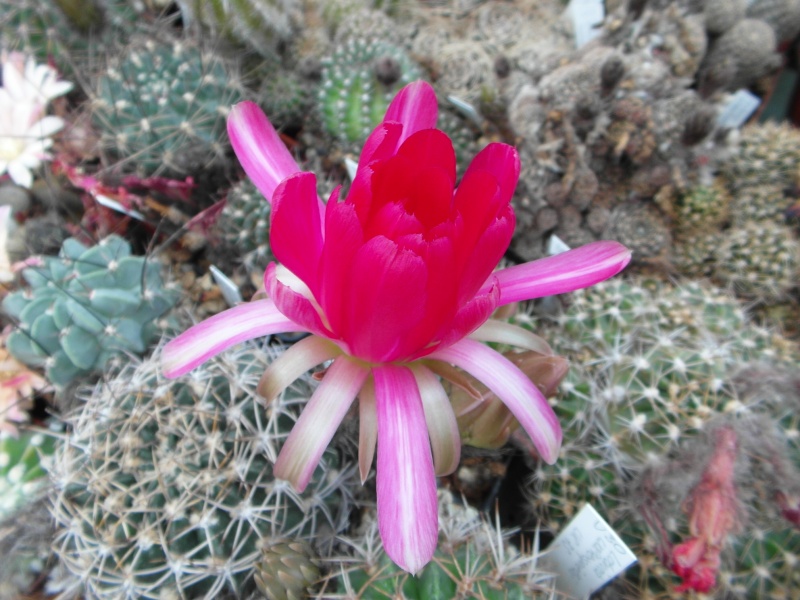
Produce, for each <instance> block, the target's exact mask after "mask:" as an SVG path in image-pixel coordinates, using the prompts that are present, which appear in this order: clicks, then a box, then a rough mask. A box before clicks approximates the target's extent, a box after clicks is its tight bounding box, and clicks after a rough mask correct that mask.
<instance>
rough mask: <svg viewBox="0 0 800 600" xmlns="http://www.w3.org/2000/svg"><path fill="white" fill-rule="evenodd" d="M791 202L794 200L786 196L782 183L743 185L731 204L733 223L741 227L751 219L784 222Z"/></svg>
mask: <svg viewBox="0 0 800 600" xmlns="http://www.w3.org/2000/svg"><path fill="white" fill-rule="evenodd" d="M791 203H792V200H790V199H789V198H787V197H786V196H784V194H783V187H782V186H780V185H768V184H765V185H758V186H746V187H741V188H739V189H738V191H737V192H736V197H735V198H734V200H733V204H732V206H731V214H732V215H733V223H734V225H735V226H739V227H741V226H743V225H745V224H746V223H747V222H749V221H771V222H774V223H783V222H784V220H785V217H784V215H785V214H786V209H787V208H789V205H790V204H791Z"/></svg>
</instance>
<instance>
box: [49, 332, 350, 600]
mask: <svg viewBox="0 0 800 600" xmlns="http://www.w3.org/2000/svg"><path fill="white" fill-rule="evenodd" d="M268 363H269V359H268V357H267V356H266V355H265V353H264V352H263V351H261V350H259V349H255V348H253V347H252V346H245V347H242V348H239V349H237V350H235V351H233V352H229V353H227V354H226V355H224V356H220V357H217V358H215V359H212V360H211V361H209V362H207V363H206V364H205V365H203V366H202V367H200V368H199V369H197V370H195V371H194V372H193V373H192V375H190V376H189V377H188V378H184V379H182V380H167V379H165V378H164V377H163V376H162V375H161V374H160V367H159V364H158V362H157V361H155V360H150V361H147V362H142V363H141V364H133V363H126V364H124V366H123V367H122V368H121V370H120V372H119V373H118V374H117V375H116V376H114V377H113V378H112V379H110V380H108V381H106V382H103V383H100V384H98V387H97V388H96V389H95V390H94V392H93V393H91V395H90V396H89V397H88V398H87V404H86V405H85V406H84V407H83V408H82V410H81V411H80V412H79V413H77V414H76V415H74V416H73V417H72V418H71V419H70V424H71V426H72V433H71V435H70V437H69V438H68V439H67V440H66V442H65V443H64V444H63V445H62V446H61V447H60V448H59V450H58V451H57V454H56V457H55V460H54V468H53V470H52V473H51V478H52V479H53V480H54V481H55V482H56V497H55V498H54V517H55V519H56V522H57V524H58V527H59V531H58V534H57V542H56V545H55V546H56V548H57V554H58V556H59V558H60V560H61V561H62V563H63V564H64V565H65V566H66V568H67V569H68V570H69V571H70V572H71V573H72V574H73V575H75V576H77V577H79V578H80V580H81V581H82V583H83V585H84V587H85V591H86V593H87V595H88V596H89V597H93V598H131V599H132V598H154V599H157V598H165V597H176V598H177V597H184V598H208V599H211V598H215V599H216V598H230V597H248V596H249V595H250V594H251V593H253V592H254V591H255V582H254V573H255V569H256V568H257V566H258V564H259V562H260V560H261V557H262V553H263V552H264V550H265V549H268V548H269V547H270V546H271V540H273V539H276V538H277V539H284V538H291V539H293V540H308V541H311V542H312V543H315V544H324V543H325V542H324V540H325V536H326V535H328V536H331V537H332V536H334V535H335V534H336V533H337V532H338V531H339V529H340V528H341V525H342V523H343V521H342V519H341V517H342V516H343V515H344V514H346V510H347V506H346V502H345V500H346V499H347V493H346V488H345V487H344V485H345V481H346V479H347V476H346V474H345V475H342V474H341V473H337V472H336V471H334V470H333V468H332V462H331V461H332V460H333V457H332V455H330V454H326V457H325V458H323V460H322V463H321V465H320V466H319V467H318V469H317V471H316V473H315V475H314V477H313V479H312V481H311V483H310V484H309V486H308V488H307V489H306V491H305V492H304V494H303V495H302V496H301V495H300V494H298V493H297V492H295V491H294V490H293V489H292V488H291V486H290V485H289V484H288V483H287V482H284V481H276V480H275V479H273V477H272V467H271V458H272V459H274V457H275V456H276V454H277V450H278V449H279V447H280V445H281V443H282V441H283V439H284V438H285V437H286V435H287V434H288V432H289V430H290V429H291V427H292V426H293V424H294V421H295V419H296V415H297V413H298V408H299V407H298V405H299V404H300V403H303V402H305V401H306V400H307V398H308V397H309V396H310V393H311V391H310V389H309V386H308V384H307V383H301V384H298V385H297V386H295V387H293V388H291V389H290V390H289V391H288V392H287V393H286V395H285V396H284V397H282V398H281V399H278V400H276V401H275V402H274V403H272V404H270V405H269V406H266V405H265V403H264V402H263V399H261V398H260V397H259V396H257V394H256V391H255V390H256V388H257V385H258V381H259V379H260V377H261V375H262V374H263V371H264V369H265V368H266V367H267V366H268ZM339 509H341V512H340V510H339Z"/></svg>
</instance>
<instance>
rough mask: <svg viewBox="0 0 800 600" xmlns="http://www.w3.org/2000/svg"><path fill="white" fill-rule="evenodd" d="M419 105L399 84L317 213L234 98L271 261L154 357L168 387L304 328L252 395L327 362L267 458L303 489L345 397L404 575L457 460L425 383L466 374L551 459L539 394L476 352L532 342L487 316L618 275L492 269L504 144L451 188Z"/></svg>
mask: <svg viewBox="0 0 800 600" xmlns="http://www.w3.org/2000/svg"><path fill="white" fill-rule="evenodd" d="M436 119H437V104H436V96H435V94H434V92H433V89H432V88H431V87H430V86H429V85H428V84H426V83H423V82H416V83H412V84H410V85H408V86H406V87H405V88H403V90H401V91H400V92H399V93H398V95H397V96H396V97H395V99H394V100H393V101H392V103H391V104H390V106H389V108H388V110H387V112H386V115H385V117H384V120H383V122H382V123H381V124H380V125H378V127H377V128H376V129H375V130H374V131H373V132H372V133H371V135H370V136H369V138H368V139H367V141H366V143H365V144H364V148H363V151H362V153H361V157H360V161H359V168H358V172H357V174H356V176H355V178H354V181H353V183H352V186H351V188H350V191H349V193H348V194H347V197H346V198H345V199H344V200H341V199H340V198H339V190H336V191H334V192H333V194H332V195H331V198H330V199H329V200H328V202H327V204H324V203H323V202H322V201H321V200H320V199H319V198H318V197H317V192H316V189H317V188H316V180H315V177H314V175H313V174H312V173H303V172H300V168H299V167H298V165H297V163H296V162H295V161H294V159H293V158H292V156H291V155H290V154H289V152H288V150H287V149H286V148H285V147H284V145H283V144H282V143H281V141H280V139H279V137H278V135H277V133H276V132H275V130H274V129H273V127H272V125H271V124H270V123H269V121H268V120H267V118H266V116H265V115H264V114H263V113H262V112H261V111H260V110H259V108H258V107H257V106H256V105H254V104H252V103H249V102H243V103H241V104H238V105H237V106H235V107H234V108H233V110H232V112H231V115H230V118H229V120H228V132H229V134H230V137H231V141H232V143H233V147H234V150H235V152H236V154H237V156H238V158H239V160H240V161H241V163H242V166H243V167H244V169H245V171H246V172H247V174H248V175H249V176H250V178H251V179H252V181H253V182H254V183H255V184H256V186H257V187H258V188H259V189H260V190H261V192H262V193H263V194H264V196H265V197H266V198H267V199H268V200H271V202H272V212H271V220H272V222H271V239H270V242H271V247H272V251H273V253H274V254H275V257H276V258H277V259H278V261H279V264H274V263H273V264H271V265H270V266H269V267H268V269H267V272H266V274H265V277H264V280H265V281H264V282H265V287H266V290H267V293H268V296H269V297H268V299H265V300H258V301H255V302H250V303H247V304H242V305H240V306H237V307H234V308H232V309H230V310H227V311H225V312H223V313H221V314H219V315H216V316H214V317H211V318H210V319H207V320H206V321H204V322H202V323H199V324H198V325H195V326H194V327H192V328H191V329H189V330H188V331H186V332H184V333H183V334H182V335H180V336H179V337H177V338H176V339H174V340H173V341H171V342H170V343H169V344H167V346H166V347H165V348H164V351H163V356H162V360H163V364H164V370H165V374H166V375H167V376H168V377H178V376H180V375H181V374H183V373H186V372H187V371H189V370H191V369H193V368H194V367H196V366H197V365H199V364H200V363H202V362H203V361H205V360H207V359H208V358H209V357H211V356H213V355H215V354H217V353H219V352H221V351H223V350H224V349H226V348H228V347H229V346H231V345H233V344H236V343H239V342H242V341H244V340H248V339H252V338H255V337H258V336H264V335H269V334H275V333H280V332H287V331H306V332H310V333H312V334H313V335H311V336H310V337H307V338H305V339H303V340H302V341H300V342H298V343H296V344H295V345H293V346H292V347H291V348H289V349H288V350H287V351H286V352H285V353H284V354H283V355H282V356H281V357H280V358H279V359H278V360H276V361H275V362H274V363H273V364H272V365H270V367H269V369H268V370H267V372H266V373H265V374H264V378H263V379H262V385H261V387H260V391H261V392H262V393H263V394H264V395H265V397H266V398H267V399H272V398H275V397H276V396H277V395H278V394H280V393H281V392H282V391H283V390H284V389H285V388H286V387H287V386H288V385H289V384H291V383H292V381H294V380H295V379H296V378H297V377H299V376H300V375H302V374H303V373H304V372H306V371H308V370H309V369H312V368H314V367H315V366H317V365H320V364H322V363H324V362H327V361H329V360H333V362H332V363H331V364H330V366H329V367H328V368H327V370H326V372H325V375H324V377H323V379H322V382H321V384H320V385H319V387H318V388H317V390H316V391H315V392H314V394H313V396H312V397H311V399H310V400H309V402H308V404H307V405H306V407H305V409H304V410H303V412H302V414H301V415H300V418H299V419H298V421H297V423H296V424H295V426H294V428H293V430H292V431H291V433H290V435H289V437H288V438H287V440H286V443H285V444H284V446H283V448H282V449H281V452H280V454H279V456H278V459H277V462H276V464H275V469H274V473H275V475H276V476H277V477H280V478H283V479H286V480H289V481H290V482H291V483H292V484H293V485H294V486H295V487H296V488H297V489H298V490H302V489H303V488H305V486H306V485H307V484H308V482H309V480H310V478H311V476H312V473H313V471H314V469H315V467H316V465H317V463H318V462H319V460H320V458H321V456H322V454H323V452H324V451H325V448H326V447H327V445H328V443H329V442H330V440H331V438H332V437H333V435H334V432H335V431H336V429H337V427H338V426H339V424H340V423H341V421H342V419H343V418H344V416H345V414H346V413H347V412H348V410H349V408H350V406H351V404H352V403H353V401H354V400H355V398H356V397H358V401H359V412H360V428H361V429H360V434H359V435H360V440H359V467H360V470H361V477H362V480H364V479H365V478H366V477H367V475H368V473H369V470H370V468H371V465H372V460H373V456H374V454H375V449H376V446H377V472H376V473H377V474H376V476H377V491H378V520H379V528H380V533H381V537H382V539H383V543H384V547H385V549H386V552H387V554H388V555H389V556H390V557H391V558H392V560H394V561H395V562H396V563H397V564H398V565H400V566H401V567H402V568H403V569H406V570H407V571H410V572H412V573H416V572H418V571H419V570H420V569H421V568H422V567H423V566H425V564H426V563H427V562H428V561H429V560H430V559H431V557H432V555H433V553H434V551H435V549H436V542H437V536H438V523H437V504H436V476H437V475H444V474H448V473H451V472H453V471H454V470H455V468H456V466H457V465H458V461H459V456H460V451H461V446H460V439H459V433H458V426H457V424H456V419H455V416H454V413H453V409H452V407H451V405H450V402H449V399H448V397H447V394H446V393H445V391H444V388H443V387H442V385H441V383H440V377H444V378H447V379H455V380H456V381H457V383H458V382H459V381H458V380H459V375H458V373H459V371H458V370H457V369H454V368H453V366H456V367H459V368H461V369H463V370H465V371H467V372H469V373H471V374H472V375H473V376H475V377H476V378H477V379H478V380H480V381H481V382H483V383H484V384H485V385H486V387H487V388H489V389H490V390H491V391H492V392H494V393H495V395H496V396H497V397H498V398H500V399H501V400H502V401H503V402H504V403H505V404H506V405H507V406H508V408H509V409H510V411H511V413H512V414H513V415H514V416H515V417H516V418H517V419H518V420H519V422H520V424H521V426H522V427H523V428H524V430H525V431H526V432H527V433H528V435H530V436H531V438H532V440H533V442H534V444H535V446H536V448H537V450H538V452H539V454H540V455H541V457H542V459H544V460H545V461H547V462H549V463H552V462H554V461H555V459H556V457H557V455H558V450H559V447H560V444H561V428H560V426H559V423H558V420H557V419H556V416H555V414H554V413H553V411H552V409H551V408H550V406H549V405H548V403H547V401H546V399H545V398H544V396H543V395H542V393H541V392H540V391H539V389H538V388H537V387H536V386H535V385H534V384H533V383H531V381H530V379H528V378H527V377H526V376H525V375H524V374H523V373H522V372H521V371H520V370H519V369H518V368H517V367H516V366H515V365H514V364H513V363H512V362H511V361H510V360H508V359H507V358H505V357H504V356H503V355H502V354H500V353H498V352H496V351H494V350H493V349H491V348H490V347H489V346H487V345H485V344H483V343H482V342H487V341H491V342H501V343H506V344H513V345H516V346H520V347H522V348H526V349H533V350H537V349H540V348H541V347H542V344H541V340H540V339H539V338H538V337H537V336H535V335H533V334H531V333H530V332H527V331H525V330H523V329H521V328H518V327H515V326H511V325H509V324H507V323H501V322H499V321H494V320H491V319H490V318H489V317H490V315H491V314H492V313H493V312H494V310H495V309H496V308H498V307H499V306H503V305H506V304H509V303H512V302H517V301H519V300H527V299H531V298H538V297H542V296H549V295H552V294H561V293H564V292H569V291H572V290H575V289H579V288H583V287H586V286H590V285H593V284H595V283H597V282H599V281H602V280H604V279H606V278H608V277H611V276H613V275H615V274H617V273H618V272H619V271H621V270H622V269H623V268H624V267H625V265H626V264H627V263H628V261H629V260H630V252H629V251H628V250H627V249H626V248H625V247H623V246H621V245H620V244H618V243H616V242H597V243H593V244H589V245H586V246H583V247H581V248H577V249H575V250H572V251H569V252H566V253H564V254H560V255H557V256H553V257H550V258H546V259H543V260H539V261H535V262H531V263H528V264H524V265H519V266H514V267H510V268H508V269H504V270H501V271H497V272H495V271H494V269H495V267H496V266H497V264H498V261H499V260H500V258H501V257H502V256H503V254H504V252H505V251H506V248H507V247H508V244H509V243H510V241H511V235H512V233H513V231H514V223H515V219H514V212H513V210H512V207H511V204H510V201H511V196H512V194H513V193H514V188H515V187H516V184H517V179H518V177H519V168H520V165H519V157H518V155H517V152H516V150H515V149H514V148H512V147H511V146H508V145H505V144H499V143H493V144H489V145H488V146H487V147H486V148H485V149H484V150H483V151H481V152H480V153H479V154H478V155H477V156H476V157H475V159H474V160H473V161H472V164H471V165H470V166H469V168H468V169H467V171H466V173H465V174H464V177H463V178H462V180H461V182H460V184H459V185H458V186H456V161H455V154H454V151H453V146H452V143H451V142H450V140H449V139H448V137H447V136H446V135H445V134H444V133H442V132H441V131H439V130H437V129H435V125H436Z"/></svg>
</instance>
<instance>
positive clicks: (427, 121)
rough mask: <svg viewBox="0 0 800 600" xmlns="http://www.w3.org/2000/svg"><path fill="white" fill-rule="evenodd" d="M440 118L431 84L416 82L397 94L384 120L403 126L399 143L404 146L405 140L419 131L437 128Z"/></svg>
mask: <svg viewBox="0 0 800 600" xmlns="http://www.w3.org/2000/svg"><path fill="white" fill-rule="evenodd" d="M438 117H439V105H438V103H437V102H436V92H434V91H433V88H432V87H431V84H429V83H428V82H426V81H415V82H413V83H409V84H408V85H407V86H405V87H404V88H403V89H402V90H400V91H399V92H398V93H397V95H396V96H395V97H394V100H392V103H391V104H389V108H387V109H386V116H384V117H383V120H384V121H397V122H399V123H402V124H403V134H402V136H401V138H400V140H399V142H398V143H400V144H402V143H403V140H405V139H407V138H408V137H409V136H411V135H413V134H414V133H416V132H417V131H420V130H422V129H433V128H434V127H436V119H437V118H438Z"/></svg>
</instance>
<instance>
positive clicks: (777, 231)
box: [714, 221, 800, 303]
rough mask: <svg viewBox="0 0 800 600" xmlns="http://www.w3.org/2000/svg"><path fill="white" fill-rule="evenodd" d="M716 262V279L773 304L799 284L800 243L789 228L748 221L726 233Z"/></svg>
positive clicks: (742, 293) (742, 292)
mask: <svg viewBox="0 0 800 600" xmlns="http://www.w3.org/2000/svg"><path fill="white" fill-rule="evenodd" d="M714 259H715V267H714V277H716V278H718V279H719V280H720V281H722V282H724V283H726V284H729V285H731V286H732V287H733V289H734V290H735V291H736V293H738V294H741V295H742V296H745V297H748V298H754V299H756V300H759V301H761V302H766V303H772V302H775V301H777V300H781V299H782V298H785V297H786V295H787V294H788V292H789V291H790V290H791V289H792V288H794V287H795V286H796V285H797V275H798V273H800V242H798V240H797V239H796V238H795V235H794V232H793V231H792V230H791V229H790V228H789V227H787V226H786V225H781V224H777V223H772V222H769V221H766V222H761V223H759V222H747V223H745V224H744V225H743V226H741V227H735V228H732V229H729V230H728V231H726V232H725V235H724V236H723V237H722V240H721V242H720V245H719V247H718V248H717V250H716V252H715V254H714Z"/></svg>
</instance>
